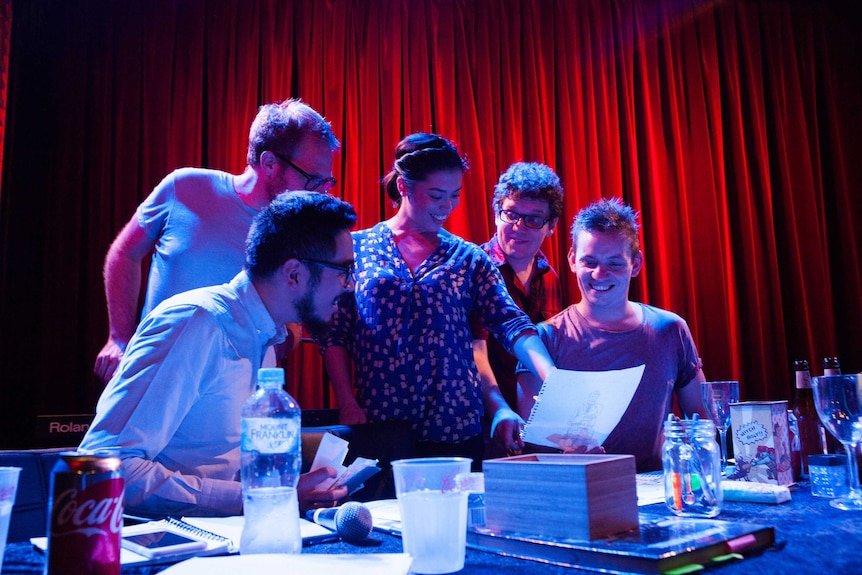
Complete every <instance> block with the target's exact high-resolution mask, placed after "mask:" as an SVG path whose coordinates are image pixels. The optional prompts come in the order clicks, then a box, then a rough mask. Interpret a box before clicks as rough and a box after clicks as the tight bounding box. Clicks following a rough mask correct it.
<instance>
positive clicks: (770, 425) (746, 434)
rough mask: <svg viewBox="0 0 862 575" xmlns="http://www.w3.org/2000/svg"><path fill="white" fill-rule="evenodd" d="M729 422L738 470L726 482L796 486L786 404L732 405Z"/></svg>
mask: <svg viewBox="0 0 862 575" xmlns="http://www.w3.org/2000/svg"><path fill="white" fill-rule="evenodd" d="M730 420H731V423H730V426H731V432H732V435H733V453H734V457H735V459H736V469H735V470H734V471H733V473H732V474H730V475H728V477H727V479H735V480H737V481H757V482H759V483H771V484H774V485H789V484H791V483H793V467H792V464H791V452H790V433H789V426H788V419H787V402H786V401H743V402H740V403H733V404H731V405H730Z"/></svg>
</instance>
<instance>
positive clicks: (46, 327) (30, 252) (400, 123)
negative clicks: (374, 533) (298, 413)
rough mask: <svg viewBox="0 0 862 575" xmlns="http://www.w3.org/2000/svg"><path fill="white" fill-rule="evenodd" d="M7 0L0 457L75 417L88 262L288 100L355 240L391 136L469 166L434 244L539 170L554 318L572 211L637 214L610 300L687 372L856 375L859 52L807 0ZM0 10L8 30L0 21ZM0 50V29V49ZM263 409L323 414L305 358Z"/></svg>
mask: <svg viewBox="0 0 862 575" xmlns="http://www.w3.org/2000/svg"><path fill="white" fill-rule="evenodd" d="M8 6H11V7H12V10H11V11H12V13H13V14H14V18H13V19H12V20H11V22H12V27H11V36H9V41H10V50H9V59H8V85H4V86H3V89H5V90H8V92H7V94H8V101H7V106H6V109H7V110H8V112H7V117H6V123H5V134H4V146H5V151H4V157H3V164H2V170H3V171H2V189H0V226H2V233H0V241H2V247H0V254H2V266H0V293H2V296H0V342H2V345H0V379H2V381H3V383H4V389H9V388H8V384H7V382H10V383H11V384H12V385H13V386H15V388H16V389H17V390H18V394H17V395H16V396H15V399H14V401H13V400H10V399H9V397H7V396H8V394H4V399H3V407H2V414H0V419H2V420H3V421H4V428H5V433H4V434H3V439H2V440H0V442H2V443H3V444H4V446H16V445H23V444H25V443H26V442H27V441H28V439H29V437H30V436H31V429H32V421H33V419H34V417H35V415H37V414H49V413H68V412H82V413H88V412H92V411H93V409H94V406H95V401H96V399H97V398H98V395H99V393H100V392H101V385H100V384H99V383H98V382H97V381H96V379H95V378H94V377H93V376H92V375H91V372H90V370H91V367H92V363H93V360H94V358H95V355H96V353H97V351H98V349H99V348H100V347H101V345H102V344H103V342H104V339H105V337H106V335H107V314H106V311H105V302H104V294H103V288H102V283H101V266H102V262H103V259H104V255H105V252H106V250H107V248H108V246H109V244H110V242H111V240H112V239H113V237H114V236H115V235H116V233H117V232H118V231H119V230H120V228H121V227H122V226H123V224H125V222H126V221H128V219H129V218H130V217H131V216H132V214H133V213H134V210H135V208H136V206H137V205H138V203H139V202H140V201H141V200H142V199H143V198H144V197H145V196H146V195H147V194H148V193H149V191H150V190H151V189H152V188H153V186H155V185H156V184H157V183H158V181H159V180H160V179H161V178H162V177H164V176H165V175H166V174H167V173H168V172H170V171H171V170H173V169H175V168H178V167H182V166H207V167H213V168H218V169H223V170H226V171H230V172H234V173H238V172H239V171H241V170H242V169H243V167H244V165H245V157H246V147H247V137H248V128H249V124H250V122H251V120H252V118H253V117H254V114H255V113H256V110H257V107H258V106H259V105H261V104H263V103H268V102H273V101H278V100H282V99H284V98H287V97H301V98H302V99H304V100H305V101H306V102H308V103H309V104H310V105H311V106H313V107H314V108H316V109H317V110H319V111H321V112H322V113H323V114H324V115H325V116H326V117H327V118H328V119H329V120H330V121H331V122H332V125H333V128H334V130H335V133H336V134H337V135H338V137H339V139H341V140H342V143H343V148H342V150H341V153H340V154H339V155H338V156H337V157H336V162H335V166H334V173H335V176H336V177H337V178H338V180H339V185H338V186H337V187H336V188H334V190H333V193H335V194H336V195H339V196H341V197H343V198H344V199H345V200H347V201H350V202H351V203H353V204H354V205H355V206H356V208H357V212H358V214H359V226H360V227H368V226H371V225H373V224H375V223H376V222H378V221H380V220H381V219H385V218H388V217H390V216H391V215H392V214H393V213H394V209H393V207H392V206H391V205H390V202H389V201H388V200H387V199H386V198H385V197H384V196H383V195H381V193H380V189H379V183H378V182H379V179H380V178H381V176H383V175H384V174H385V173H386V172H387V171H388V170H389V169H390V168H391V165H392V160H393V158H392V152H393V149H394V146H395V144H396V143H397V141H398V140H399V139H400V138H401V137H403V136H404V135H406V134H408V133H411V132H414V131H436V132H440V133H442V134H443V135H445V136H447V137H449V138H451V139H452V140H454V141H455V142H456V143H457V144H458V146H459V149H460V150H461V151H462V152H463V153H464V154H465V155H466V156H467V158H468V159H469V162H470V165H471V169H470V170H469V172H468V173H467V174H466V177H465V180H464V191H463V194H462V202H461V206H460V207H459V209H458V210H457V211H456V212H455V213H454V214H453V216H452V218H451V220H450V222H449V223H448V228H449V229H450V230H451V231H453V232H454V233H457V234H460V235H462V236H464V237H465V238H467V239H469V240H471V241H474V242H477V243H481V242H484V241H486V240H487V239H488V237H489V236H490V234H491V233H492V231H493V217H494V215H493V213H492V212H491V209H490V200H491V197H492V195H493V185H494V184H495V183H496V181H497V177H498V175H499V174H500V173H501V172H502V171H503V170H505V169H506V167H507V166H508V165H509V164H510V163H512V162H514V161H519V160H527V161H541V162H545V163H547V164H549V165H550V166H552V167H553V168H554V169H555V170H556V171H557V172H558V173H559V175H560V177H561V179H562V181H563V186H564V187H565V191H566V200H565V207H564V214H563V217H562V218H561V221H560V223H559V226H558V229H557V232H556V233H555V234H554V236H553V237H552V238H550V239H549V240H548V241H547V242H546V244H545V246H544V250H545V252H546V253H547V255H548V256H549V258H550V260H551V262H552V263H553V265H554V266H555V267H556V268H557V270H558V271H559V272H560V275H561V277H562V278H563V282H564V296H565V298H566V301H567V303H573V302H574V301H576V299H577V297H578V292H577V286H576V284H575V282H574V279H573V277H572V276H571V273H570V272H569V270H568V264H567V262H566V252H567V250H568V248H569V246H570V243H571V238H570V234H569V227H570V225H571V219H572V216H573V215H574V214H575V213H576V212H577V211H578V209H580V208H581V207H583V206H584V205H585V204H586V203H588V202H590V201H592V200H595V199H597V198H599V197H602V196H620V197H622V198H623V199H625V200H626V201H627V202H629V203H630V204H632V205H633V206H634V207H635V208H636V209H638V210H639V211H640V212H641V219H642V225H643V228H642V234H641V235H642V244H643V250H644V253H645V258H646V267H645V270H644V271H643V272H642V274H641V275H640V277H638V278H637V279H636V281H635V282H633V295H634V296H635V298H636V299H639V300H641V301H644V302H646V303H650V304H654V305H657V306H660V307H663V308H667V309H670V310H672V311H674V312H676V313H678V314H679V315H681V316H682V317H684V318H685V319H686V320H687V321H688V322H689V325H690V326H691V329H692V332H693V334H694V337H695V341H696V342H697V344H698V349H699V351H700V353H701V355H702V356H703V359H704V366H705V372H706V375H707V377H708V378H710V379H730V378H733V379H739V380H740V382H741V388H742V395H743V398H744V399H786V398H788V397H789V396H790V393H791V372H790V370H789V363H790V361H791V360H792V359H796V358H808V359H809V360H810V361H811V362H812V364H813V372H814V373H815V374H816V373H819V371H820V368H819V361H820V359H821V358H822V357H824V356H831V355H838V356H840V358H841V359H842V362H843V363H844V365H845V369H846V370H849V371H859V370H860V369H862V350H860V348H859V347H858V344H857V342H858V341H862V333H860V332H862V321H860V320H862V303H860V302H862V270H860V259H862V258H860V255H862V254H860V231H859V226H858V225H857V221H859V219H860V216H862V205H860V204H862V195H860V194H859V193H858V190H859V189H860V184H862V162H860V161H859V157H860V144H859V142H858V137H857V135H858V134H859V133H862V118H860V112H859V110H860V108H862V106H860V104H862V102H860V100H862V69H860V67H859V65H858V62H859V61H860V40H859V38H858V33H857V31H856V30H855V29H854V26H853V24H854V22H856V20H855V19H854V18H853V17H852V14H853V11H852V6H848V5H845V3H836V2H829V1H826V0H822V1H817V0H807V1H804V0H799V1H793V0H788V1H784V2H775V1H771V0H748V1H743V0H738V1H732V0H726V1H721V2H717V1H707V0H611V1H608V0H579V1H571V0H324V1H311V0H307V1H303V0H251V1H247V0H125V1H124V2H114V1H112V0H41V1H40V2H31V1H26V0H11V2H10V0H0V7H8ZM7 12H8V11H7ZM0 36H2V34H0ZM290 370H291V374H292V376H291V383H290V385H291V386H292V387H291V388H290V389H291V392H292V393H293V394H294V395H296V396H297V398H298V399H299V401H300V404H301V405H303V406H304V407H308V408H313V407H321V406H323V405H324V404H325V403H326V401H327V399H326V394H325V393H324V388H323V378H324V375H323V373H322V371H321V369H320V363H319V358H318V356H317V354H316V352H315V351H314V349H313V346H309V345H308V344H306V345H304V346H303V352H302V353H300V354H297V355H296V356H295V357H294V358H292V360H291V363H290Z"/></svg>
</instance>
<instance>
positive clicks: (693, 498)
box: [662, 414, 724, 517]
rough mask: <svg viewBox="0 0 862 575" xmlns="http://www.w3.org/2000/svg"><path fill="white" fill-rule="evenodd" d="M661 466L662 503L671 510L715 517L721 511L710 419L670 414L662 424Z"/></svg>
mask: <svg viewBox="0 0 862 575" xmlns="http://www.w3.org/2000/svg"><path fill="white" fill-rule="evenodd" d="M662 469H663V471H664V499H665V504H666V505H667V506H668V509H670V510H671V511H672V512H673V513H674V514H676V515H681V516H695V517H715V516H716V515H718V514H719V513H721V507H722V505H723V503H724V497H723V495H722V491H721V450H720V449H719V447H718V443H717V442H716V441H715V425H714V424H713V423H712V422H711V421H709V420H705V419H696V418H695V419H684V420H680V419H678V418H676V417H675V416H673V414H671V415H670V416H669V417H668V420H667V421H666V422H665V424H664V445H663V447H662Z"/></svg>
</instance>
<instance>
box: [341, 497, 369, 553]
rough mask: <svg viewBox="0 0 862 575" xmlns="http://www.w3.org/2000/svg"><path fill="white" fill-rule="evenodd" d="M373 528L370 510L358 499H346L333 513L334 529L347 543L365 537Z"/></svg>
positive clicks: (361, 539)
mask: <svg viewBox="0 0 862 575" xmlns="http://www.w3.org/2000/svg"><path fill="white" fill-rule="evenodd" d="M373 528H374V521H373V520H372V518H371V510H369V509H368V507H366V506H365V505H363V504H362V503H360V502H358V501H348V502H347V503H345V504H344V505H342V506H341V507H339V508H338V511H337V512H336V513H335V530H336V531H337V532H338V535H340V536H341V538H342V539H343V540H345V541H347V542H348V543H354V542H357V541H363V540H365V539H367V538H368V536H369V535H371V531H372V529H373Z"/></svg>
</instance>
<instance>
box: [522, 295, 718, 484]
mask: <svg viewBox="0 0 862 575" xmlns="http://www.w3.org/2000/svg"><path fill="white" fill-rule="evenodd" d="M639 305H641V307H642V309H643V322H642V323H641V325H640V326H638V327H637V328H635V329H632V330H629V331H625V332H611V331H605V330H601V329H596V328H594V327H591V326H590V325H589V324H588V323H587V322H586V321H585V320H584V318H583V317H582V316H581V315H580V314H579V313H578V312H577V310H576V309H575V306H570V307H568V308H567V309H565V310H563V311H562V312H560V313H559V314H557V315H555V316H554V317H552V318H551V319H549V320H547V321H545V322H542V323H540V324H538V325H537V326H536V327H537V329H538V330H539V336H540V337H541V338H542V341H543V342H544V343H545V347H547V348H548V352H549V353H550V355H551V358H553V360H554V362H555V363H556V365H557V367H559V368H560V369H569V370H575V371H592V372H595V371H611V370H619V369H626V368H633V367H639V366H644V372H643V376H642V377H641V381H640V383H639V384H638V386H637V390H636V391H635V393H634V396H633V397H632V400H631V402H630V403H629V406H628V408H627V409H626V410H625V412H624V413H623V416H622V418H621V419H620V421H619V423H617V425H616V427H614V429H613V431H611V433H610V435H608V437H607V439H605V441H604V443H603V444H602V445H603V446H604V448H605V451H607V452H608V453H627V454H631V455H634V456H635V459H636V461H637V470H638V472H644V471H652V470H656V469H661V445H662V426H663V422H664V420H665V419H666V418H667V415H668V413H670V412H671V411H672V409H673V392H674V390H677V389H680V388H682V387H683V386H685V385H687V384H688V383H689V382H690V381H691V380H692V379H693V378H694V377H695V376H696V375H697V372H698V371H699V370H700V365H701V362H700V358H699V357H698V354H697V349H696V348H695V345H694V341H693V340H692V337H691V332H690V331H689V329H688V325H687V324H686V322H685V320H683V319H682V318H681V317H679V316H678V315H676V314H674V313H672V312H669V311H665V310H662V309H659V308H656V307H652V306H648V305H644V304H639ZM518 370H519V371H524V370H523V367H522V366H520V365H519V366H518ZM572 393H577V390H572Z"/></svg>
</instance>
